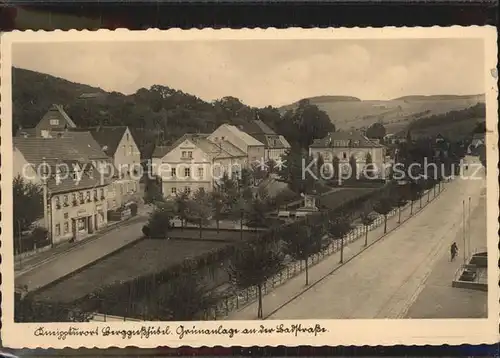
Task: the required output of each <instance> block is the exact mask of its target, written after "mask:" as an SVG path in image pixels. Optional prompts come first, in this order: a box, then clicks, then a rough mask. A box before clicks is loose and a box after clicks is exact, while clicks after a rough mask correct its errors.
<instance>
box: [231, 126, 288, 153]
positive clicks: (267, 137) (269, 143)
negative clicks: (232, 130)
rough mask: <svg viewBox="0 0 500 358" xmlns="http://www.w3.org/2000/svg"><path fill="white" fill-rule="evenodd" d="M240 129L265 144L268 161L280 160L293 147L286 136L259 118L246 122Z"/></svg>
mask: <svg viewBox="0 0 500 358" xmlns="http://www.w3.org/2000/svg"><path fill="white" fill-rule="evenodd" d="M240 129H241V130H242V131H243V132H245V133H247V134H249V135H250V136H252V137H253V138H255V139H256V140H258V141H259V142H260V143H263V144H264V160H265V161H266V162H268V161H273V162H278V161H279V160H281V158H282V157H283V156H285V155H286V153H287V151H288V150H290V148H291V146H290V143H288V141H287V140H286V139H285V137H283V136H282V135H280V134H277V133H276V132H275V131H273V130H272V129H271V128H270V127H269V126H268V125H267V124H265V123H264V122H263V121H261V120H259V119H256V120H253V121H249V122H246V123H245V124H243V125H242V126H240Z"/></svg>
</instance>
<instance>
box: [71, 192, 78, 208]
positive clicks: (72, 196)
mask: <svg viewBox="0 0 500 358" xmlns="http://www.w3.org/2000/svg"><path fill="white" fill-rule="evenodd" d="M71 201H72V202H73V206H76V205H77V202H76V193H73V194H72V195H71Z"/></svg>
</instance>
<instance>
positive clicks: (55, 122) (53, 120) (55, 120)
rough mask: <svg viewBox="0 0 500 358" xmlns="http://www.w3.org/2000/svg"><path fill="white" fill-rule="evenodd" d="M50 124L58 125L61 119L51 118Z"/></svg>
mask: <svg viewBox="0 0 500 358" xmlns="http://www.w3.org/2000/svg"><path fill="white" fill-rule="evenodd" d="M50 125H51V126H58V125H59V119H51V120H50Z"/></svg>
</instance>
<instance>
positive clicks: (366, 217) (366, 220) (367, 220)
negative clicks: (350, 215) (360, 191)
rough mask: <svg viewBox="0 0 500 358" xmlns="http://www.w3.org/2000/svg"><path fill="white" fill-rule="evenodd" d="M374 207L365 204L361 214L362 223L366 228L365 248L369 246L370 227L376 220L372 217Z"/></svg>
mask: <svg viewBox="0 0 500 358" xmlns="http://www.w3.org/2000/svg"><path fill="white" fill-rule="evenodd" d="M372 211H373V207H372V206H371V205H369V204H365V205H364V207H363V209H362V210H361V213H360V215H359V216H360V219H361V223H362V224H363V225H364V227H365V246H368V226H370V225H371V224H372V223H373V222H374V221H375V218H374V217H373V215H372Z"/></svg>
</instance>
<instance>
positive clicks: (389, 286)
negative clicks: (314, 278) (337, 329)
mask: <svg viewBox="0 0 500 358" xmlns="http://www.w3.org/2000/svg"><path fill="white" fill-rule="evenodd" d="M483 183H484V181H482V180H462V179H456V180H455V181H453V182H451V183H449V184H447V189H446V190H445V191H444V192H443V193H442V194H441V197H440V198H439V199H437V200H436V202H434V203H432V204H431V205H429V207H428V208H427V209H425V210H423V211H422V212H421V213H420V215H418V216H416V217H414V218H413V219H411V220H409V221H408V222H407V223H406V224H405V225H404V226H403V227H402V228H400V229H398V230H396V231H394V232H393V233H392V234H390V235H388V236H387V237H386V238H385V239H384V240H382V241H381V242H379V243H377V244H375V245H373V246H372V247H370V248H369V249H368V250H366V251H365V252H363V253H362V254H361V255H360V256H358V257H356V258H355V259H354V260H352V261H351V262H349V263H347V264H346V265H345V266H343V267H342V268H340V269H339V270H337V271H336V272H335V273H334V274H332V275H331V276H330V277H328V278H327V279H325V280H323V281H322V282H320V283H319V284H318V285H316V286H314V287H313V288H312V289H310V290H309V291H307V292H305V293H304V294H303V295H302V296H300V297H298V298H297V299H296V300H294V301H293V302H291V303H290V304H288V305H286V306H285V307H283V308H282V309H280V310H279V311H278V312H276V313H275V314H273V315H272V316H271V317H270V318H271V319H321V318H401V317H403V316H404V315H405V314H406V312H407V310H408V307H409V305H411V303H412V301H413V300H414V298H415V297H417V295H418V293H419V291H420V289H421V287H422V285H423V284H424V283H425V281H426V279H427V278H428V276H429V274H430V273H431V271H432V270H433V268H434V265H435V263H436V260H437V259H439V258H440V257H442V255H443V254H445V253H448V251H449V245H450V244H451V243H452V242H453V241H454V240H455V238H456V235H457V234H459V233H460V232H461V230H462V212H463V210H462V200H463V199H466V200H468V197H469V196H471V197H472V202H471V203H472V207H473V208H475V207H476V206H477V205H478V201H479V197H480V192H481V189H482V185H483ZM459 245H460V244H459ZM452 278H453V277H452V276H451V277H448V278H446V280H447V284H449V285H451V280H452Z"/></svg>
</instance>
